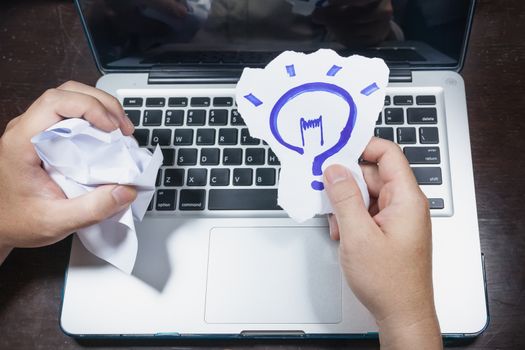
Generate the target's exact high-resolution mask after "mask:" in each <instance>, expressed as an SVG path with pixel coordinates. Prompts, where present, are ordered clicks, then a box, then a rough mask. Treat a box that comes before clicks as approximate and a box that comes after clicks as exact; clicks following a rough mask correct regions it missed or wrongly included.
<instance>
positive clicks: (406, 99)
mask: <svg viewBox="0 0 525 350" xmlns="http://www.w3.org/2000/svg"><path fill="white" fill-rule="evenodd" d="M394 104H395V105H396V106H409V105H412V104H414V98H413V97H412V96H408V95H406V96H394Z"/></svg>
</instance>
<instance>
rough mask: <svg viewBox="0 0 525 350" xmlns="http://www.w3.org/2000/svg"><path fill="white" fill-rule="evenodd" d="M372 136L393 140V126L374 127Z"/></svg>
mask: <svg viewBox="0 0 525 350" xmlns="http://www.w3.org/2000/svg"><path fill="white" fill-rule="evenodd" d="M374 136H376V137H379V138H382V139H385V140H390V141H392V142H394V128H375V129H374Z"/></svg>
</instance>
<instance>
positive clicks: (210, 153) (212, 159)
mask: <svg viewBox="0 0 525 350" xmlns="http://www.w3.org/2000/svg"><path fill="white" fill-rule="evenodd" d="M219 153H220V151H219V149H218V148H203V149H201V159H200V163H201V165H218V164H219Z"/></svg>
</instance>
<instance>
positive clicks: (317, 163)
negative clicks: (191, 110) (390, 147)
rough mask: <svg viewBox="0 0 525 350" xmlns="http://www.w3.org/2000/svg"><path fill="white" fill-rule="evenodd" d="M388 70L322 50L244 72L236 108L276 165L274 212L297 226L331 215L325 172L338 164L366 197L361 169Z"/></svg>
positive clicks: (285, 54)
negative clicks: (278, 169)
mask: <svg viewBox="0 0 525 350" xmlns="http://www.w3.org/2000/svg"><path fill="white" fill-rule="evenodd" d="M388 75H389V69H388V67H387V65H386V64H385V63H384V61H383V60H381V59H379V58H372V59H369V58H365V57H362V56H351V57H348V58H346V57H340V56H339V55H338V54H337V53H336V52H334V51H332V50H327V49H321V50H318V51H316V52H314V53H311V54H308V55H307V54H303V53H297V52H293V51H286V52H283V53H282V54H280V55H279V56H278V57H276V58H275V59H274V60H273V61H272V62H270V63H269V64H268V65H267V66H266V67H265V68H264V69H253V68H246V69H244V71H243V74H242V76H241V79H240V80H239V83H238V84H237V89H236V100H237V104H238V110H239V112H240V114H241V116H242V117H243V119H244V121H245V122H246V125H247V126H248V129H249V131H250V135H251V136H253V137H257V138H260V139H263V140H265V141H266V142H267V143H268V144H269V145H270V147H271V148H272V150H273V151H274V152H275V154H276V155H277V157H278V158H279V160H280V161H281V174H280V179H279V189H278V204H279V205H280V206H281V207H282V208H283V209H284V210H286V211H287V212H288V214H289V215H290V216H291V217H292V218H293V219H295V220H296V221H298V222H303V221H305V220H307V219H309V218H311V217H313V216H314V215H316V214H325V213H331V212H332V208H331V205H330V203H329V201H328V198H327V197H326V193H325V191H324V186H323V184H322V181H323V180H322V171H323V170H324V169H325V168H326V167H328V166H329V165H331V164H342V165H344V166H346V167H347V168H349V169H350V171H352V173H353V174H354V176H355V177H356V179H357V182H358V184H359V187H360V189H361V193H362V195H363V200H364V201H365V204H366V205H367V206H368V205H369V195H368V191H367V188H366V184H365V182H364V178H363V174H362V172H361V169H360V167H359V165H358V159H359V157H360V156H361V154H362V152H363V150H364V149H365V147H366V145H367V144H368V142H369V141H370V138H371V137H372V136H373V133H374V125H375V122H376V120H377V117H378V115H379V113H380V111H381V109H382V107H383V104H384V98H385V87H386V85H387V83H388Z"/></svg>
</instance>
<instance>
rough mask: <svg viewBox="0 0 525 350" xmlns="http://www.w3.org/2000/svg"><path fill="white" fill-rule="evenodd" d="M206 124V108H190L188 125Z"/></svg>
mask: <svg viewBox="0 0 525 350" xmlns="http://www.w3.org/2000/svg"><path fill="white" fill-rule="evenodd" d="M204 124H206V110H205V109H190V110H189V111H188V119H187V121H186V125H192V126H193V125H197V126H202V125H204Z"/></svg>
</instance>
